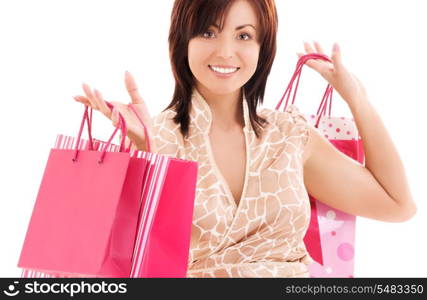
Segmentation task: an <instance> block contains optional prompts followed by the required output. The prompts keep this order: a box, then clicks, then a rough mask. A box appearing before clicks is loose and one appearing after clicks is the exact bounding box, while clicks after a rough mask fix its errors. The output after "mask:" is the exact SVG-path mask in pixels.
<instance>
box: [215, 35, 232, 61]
mask: <svg viewBox="0 0 427 300" xmlns="http://www.w3.org/2000/svg"><path fill="white" fill-rule="evenodd" d="M217 55H218V57H220V58H222V59H230V58H232V57H233V55H234V46H233V41H230V40H228V39H220V41H219V42H218V46H217Z"/></svg>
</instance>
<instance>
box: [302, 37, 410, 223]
mask: <svg viewBox="0 0 427 300" xmlns="http://www.w3.org/2000/svg"><path fill="white" fill-rule="evenodd" d="M314 45H315V48H316V50H317V52H318V53H322V54H324V53H323V50H322V48H321V46H320V44H319V43H317V42H315V43H314ZM305 50H306V52H307V53H313V52H315V51H313V49H312V48H311V46H310V45H309V44H308V43H305ZM301 55H303V54H300V53H298V56H301ZM331 59H332V63H329V62H326V61H322V60H309V61H307V62H306V64H307V65H308V66H309V67H311V68H312V69H314V70H316V71H318V72H319V73H320V74H321V75H322V76H323V77H324V78H325V79H326V80H327V81H328V82H329V83H330V84H331V85H332V86H333V87H334V89H335V90H336V91H337V92H338V93H339V94H340V96H341V97H342V98H343V99H344V100H345V101H346V102H347V104H348V105H349V107H350V110H351V112H352V114H353V118H354V120H355V122H356V126H357V129H358V131H359V134H360V136H361V138H362V141H363V146H364V152H365V166H363V165H361V164H360V163H358V162H357V161H355V160H353V159H351V158H349V157H348V156H346V155H345V154H343V153H341V152H340V151H339V150H337V149H336V148H335V147H334V146H333V145H332V144H331V143H330V142H329V141H328V140H327V139H326V138H324V137H323V136H322V135H321V133H319V132H318V131H317V130H316V129H315V128H314V127H310V133H309V134H310V139H309V141H308V143H307V145H306V149H305V151H304V157H303V160H304V183H305V185H306V188H307V191H308V192H309V193H310V194H311V195H312V196H313V197H315V198H316V199H318V200H319V201H321V202H324V203H325V204H327V205H329V206H331V207H334V208H337V209H339V210H342V211H344V212H347V213H350V214H353V215H357V216H363V217H367V218H372V219H377V220H381V221H388V222H403V221H406V220H408V219H410V218H411V217H412V216H414V215H415V213H416V205H415V203H414V201H413V199H412V196H411V192H410V189H409V185H408V182H407V179H406V175H405V170H404V167H403V164H402V161H401V159H400V157H399V154H398V152H397V149H396V147H395V146H394V144H393V142H392V140H391V137H390V136H389V134H388V132H387V130H386V128H385V127H384V124H383V123H382V121H381V118H380V116H379V115H378V113H377V112H376V111H375V109H374V107H373V106H372V105H371V103H370V102H369V99H368V96H367V93H366V90H365V88H364V87H363V85H362V83H361V82H360V80H359V79H358V78H357V77H356V76H355V75H353V74H352V73H350V72H348V71H347V70H346V68H345V67H344V66H343V64H342V61H341V53H340V49H339V47H338V45H337V44H335V45H334V49H333V51H332V57H331Z"/></svg>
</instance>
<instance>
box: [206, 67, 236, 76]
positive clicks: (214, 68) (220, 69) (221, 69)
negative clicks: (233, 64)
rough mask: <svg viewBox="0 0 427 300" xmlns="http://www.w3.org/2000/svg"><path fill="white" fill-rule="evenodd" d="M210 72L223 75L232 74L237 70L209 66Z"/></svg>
mask: <svg viewBox="0 0 427 300" xmlns="http://www.w3.org/2000/svg"><path fill="white" fill-rule="evenodd" d="M209 67H210V68H211V69H212V70H214V71H215V72H218V73H223V74H229V73H233V72H236V71H237V69H238V68H218V67H214V66H209Z"/></svg>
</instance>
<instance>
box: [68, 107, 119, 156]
mask: <svg viewBox="0 0 427 300" xmlns="http://www.w3.org/2000/svg"><path fill="white" fill-rule="evenodd" d="M105 102H106V103H107V106H108V107H109V108H113V107H114V106H113V105H112V104H111V103H109V102H107V101H105ZM88 109H89V107H88V106H87V105H85V111H84V113H83V119H82V122H81V124H80V129H79V134H78V136H77V142H76V146H75V152H74V157H73V159H72V160H73V162H76V161H77V156H78V153H79V148H78V146H79V144H80V139H81V136H82V133H83V128H84V125H85V122H86V123H87V125H88V134H89V145H90V150H93V141H92V108H91V110H90V114H89V113H88ZM119 129H120V130H121V131H122V139H121V143H120V152H123V149H124V146H125V137H126V134H127V127H126V122H125V120H124V118H123V116H122V115H121V114H120V113H119V124H118V126H117V127H116V129H115V130H114V132H113V134H112V135H111V137H110V138H109V140H108V142H107V144H106V146H105V148H104V150H103V151H102V153H101V156H100V158H99V160H98V163H102V162H103V160H104V157H105V154H106V152H107V149H108V147H109V145H110V144H111V141H112V140H113V138H114V136H115V135H116V133H117V131H118V130H119Z"/></svg>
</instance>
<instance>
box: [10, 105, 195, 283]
mask: <svg viewBox="0 0 427 300" xmlns="http://www.w3.org/2000/svg"><path fill="white" fill-rule="evenodd" d="M111 107H112V106H110V108H111ZM87 111H88V109H87V107H86V109H85V115H84V118H83V121H82V125H81V128H80V133H79V136H78V138H77V139H76V138H72V137H67V136H62V135H59V136H58V138H57V140H56V143H55V147H54V149H52V150H51V155H50V156H49V159H48V164H47V166H46V170H45V173H44V176H43V179H42V183H41V186H40V190H39V194H38V196H37V200H36V203H35V206H34V209H33V215H32V217H31V221H30V224H29V227H28V231H27V235H26V238H25V242H24V246H23V249H22V252H21V257H20V261H19V264H18V266H19V267H21V268H23V269H24V270H23V273H22V276H23V277H185V275H186V271H187V261H188V251H189V241H190V233H191V223H192V213H193V206H194V196H195V184H196V177H197V164H196V163H195V162H191V161H184V160H179V159H175V158H172V157H167V156H164V155H158V154H155V153H151V152H142V151H131V150H130V145H129V148H128V149H125V148H124V138H123V139H122V140H121V143H120V146H118V145H113V144H111V140H112V138H113V136H114V134H115V133H116V131H117V129H116V131H115V132H114V134H113V136H112V137H111V138H110V139H109V141H108V142H102V141H98V140H94V139H92V137H91V130H90V128H91V126H90V125H91V117H89V115H88V112H87ZM120 120H121V122H120V124H121V129H122V136H123V137H125V136H126V125H125V122H124V119H123V118H122V117H121V116H120ZM84 122H87V123H88V124H89V140H87V141H86V140H81V139H80V136H81V132H82V128H83V124H84ZM143 125H144V124H143ZM144 130H146V129H145V126H144ZM146 136H147V135H146ZM147 143H148V151H150V144H149V140H147ZM77 145H78V147H77ZM77 150H78V151H77ZM52 153H53V154H52ZM75 153H77V154H78V155H77V159H76V160H75V161H72V159H73V158H74V157H75V156H76V155H75ZM55 155H56V156H55ZM68 160H70V161H72V162H73V163H74V164H73V165H71V167H70V166H69V165H70V163H69V161H68ZM64 165H65V167H64ZM51 166H53V167H51ZM178 172H180V174H179V176H177V173H178ZM52 178H53V179H52ZM166 185H168V186H169V187H170V188H169V189H168V188H165V187H166ZM171 190H175V191H176V192H175V193H172V192H171ZM165 207H166V208H165ZM171 210H174V211H171ZM160 214H161V215H160ZM159 228H160V232H159ZM172 228H173V229H175V231H173V230H172ZM162 230H169V231H168V232H166V231H162ZM157 248H159V249H161V250H162V251H155V250H156V249H157ZM153 249H154V251H153Z"/></svg>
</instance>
